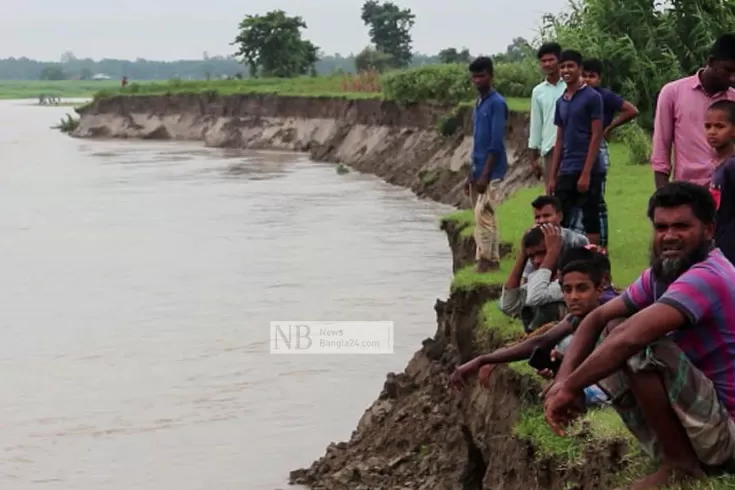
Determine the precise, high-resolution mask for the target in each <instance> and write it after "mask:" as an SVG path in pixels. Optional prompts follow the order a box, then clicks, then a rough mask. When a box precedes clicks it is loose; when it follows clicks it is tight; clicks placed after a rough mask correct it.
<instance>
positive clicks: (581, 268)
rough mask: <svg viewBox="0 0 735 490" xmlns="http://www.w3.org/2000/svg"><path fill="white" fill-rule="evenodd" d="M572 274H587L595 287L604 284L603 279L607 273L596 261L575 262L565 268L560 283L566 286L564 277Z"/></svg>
mask: <svg viewBox="0 0 735 490" xmlns="http://www.w3.org/2000/svg"><path fill="white" fill-rule="evenodd" d="M572 272H579V273H580V274H586V275H587V276H588V277H589V278H590V280H591V281H592V284H594V285H595V286H599V285H600V284H602V278H603V276H604V275H605V272H604V271H603V270H602V268H601V267H600V264H599V262H596V261H594V260H575V261H573V262H570V263H568V264H567V265H566V266H564V269H562V271H561V276H560V279H561V280H560V281H559V282H560V283H561V284H564V276H565V275H567V274H570V273H572Z"/></svg>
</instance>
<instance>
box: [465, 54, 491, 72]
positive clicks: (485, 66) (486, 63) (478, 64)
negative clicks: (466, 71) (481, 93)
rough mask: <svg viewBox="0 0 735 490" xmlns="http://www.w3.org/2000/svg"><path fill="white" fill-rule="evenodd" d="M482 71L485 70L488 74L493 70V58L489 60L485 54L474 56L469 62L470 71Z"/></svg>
mask: <svg viewBox="0 0 735 490" xmlns="http://www.w3.org/2000/svg"><path fill="white" fill-rule="evenodd" d="M482 72H487V73H488V75H492V74H493V72H494V68H493V60H491V59H490V58H488V57H487V56H480V57H479V58H475V59H474V60H473V61H472V63H470V73H482Z"/></svg>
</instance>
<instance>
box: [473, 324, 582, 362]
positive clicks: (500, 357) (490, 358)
mask: <svg viewBox="0 0 735 490" xmlns="http://www.w3.org/2000/svg"><path fill="white" fill-rule="evenodd" d="M573 333H574V326H573V325H572V324H571V323H570V322H569V321H568V320H567V319H566V318H564V319H563V320H562V321H560V322H559V323H557V324H556V325H554V326H553V327H552V328H551V329H550V330H548V331H547V332H545V333H543V334H541V335H537V336H535V337H531V338H529V339H527V340H524V341H523V342H521V343H519V344H516V345H511V346H510V347H502V348H500V349H498V350H496V351H495V352H491V353H490V354H485V355H482V356H479V357H478V358H477V360H478V363H479V365H480V366H484V365H485V364H501V363H506V362H515V361H523V360H525V359H528V358H530V357H531V354H533V351H534V350H535V349H536V348H537V347H538V348H541V349H546V350H551V349H553V347H554V346H555V345H556V344H558V343H559V342H560V341H561V340H562V339H564V337H566V336H568V335H571V334H573Z"/></svg>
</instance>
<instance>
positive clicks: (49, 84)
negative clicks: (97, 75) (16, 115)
mask: <svg viewBox="0 0 735 490" xmlns="http://www.w3.org/2000/svg"><path fill="white" fill-rule="evenodd" d="M119 86H120V81H118V80H106V81H103V80H101V81H85V80H59V81H43V80H0V99H38V96H39V95H41V94H46V95H56V96H58V97H61V98H82V97H92V96H93V95H94V94H95V93H96V92H98V91H100V90H104V89H115V88H118V87H119Z"/></svg>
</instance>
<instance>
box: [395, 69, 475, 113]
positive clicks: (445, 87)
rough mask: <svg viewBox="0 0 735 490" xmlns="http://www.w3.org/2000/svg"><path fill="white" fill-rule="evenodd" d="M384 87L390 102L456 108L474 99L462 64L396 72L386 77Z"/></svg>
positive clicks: (467, 75) (472, 90)
mask: <svg viewBox="0 0 735 490" xmlns="http://www.w3.org/2000/svg"><path fill="white" fill-rule="evenodd" d="M381 85H382V88H383V93H384V95H385V97H386V98H388V99H393V100H396V101H398V102H403V103H411V102H419V101H424V100H434V101H439V102H448V103H454V104H456V103H458V102H462V101H466V100H471V99H472V97H474V89H473V88H472V84H471V83H470V78H469V74H468V72H467V67H466V66H465V65H460V64H445V65H425V66H421V67H417V68H411V69H408V70H400V71H392V72H389V73H386V74H385V75H383V77H382V79H381Z"/></svg>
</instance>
